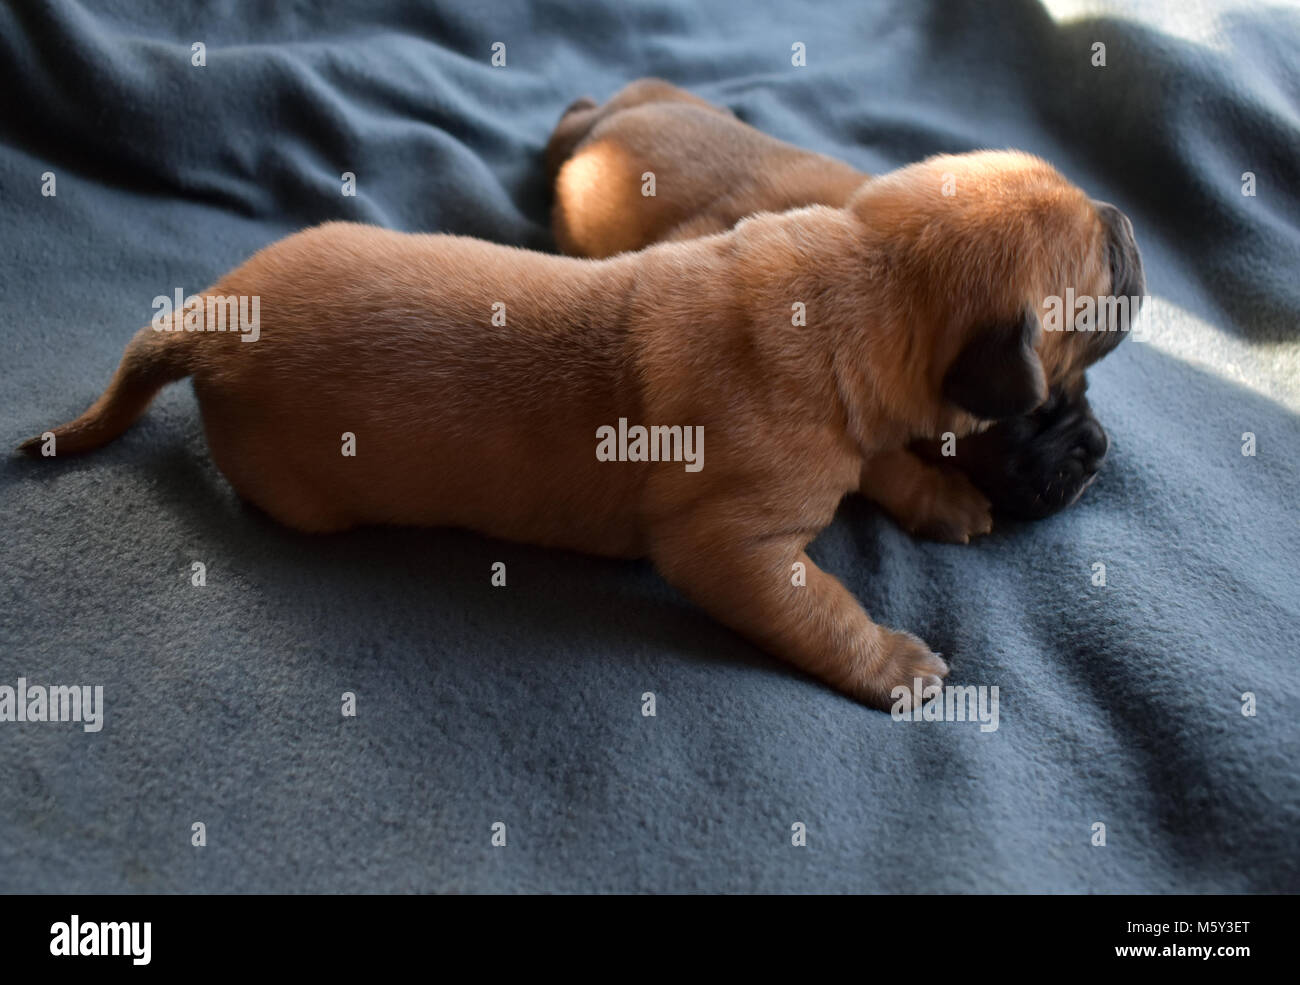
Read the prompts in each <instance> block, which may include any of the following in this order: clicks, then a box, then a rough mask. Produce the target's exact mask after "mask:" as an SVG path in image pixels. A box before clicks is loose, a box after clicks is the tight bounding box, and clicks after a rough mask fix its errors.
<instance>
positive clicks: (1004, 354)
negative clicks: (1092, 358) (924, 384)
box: [943, 308, 1047, 421]
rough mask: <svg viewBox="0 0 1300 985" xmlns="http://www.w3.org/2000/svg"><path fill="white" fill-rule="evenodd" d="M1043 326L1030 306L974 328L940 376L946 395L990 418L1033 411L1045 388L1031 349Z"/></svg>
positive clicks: (1041, 370) (1040, 369)
mask: <svg viewBox="0 0 1300 985" xmlns="http://www.w3.org/2000/svg"><path fill="white" fill-rule="evenodd" d="M1041 331H1042V329H1041V328H1040V327H1039V325H1038V316H1037V315H1035V314H1034V313H1033V312H1032V311H1030V310H1029V309H1028V308H1026V309H1025V310H1024V311H1023V312H1022V313H1021V314H1020V316H1019V317H1018V318H1015V319H1013V320H1009V321H1006V322H998V323H994V324H992V325H988V326H986V327H983V328H979V329H976V330H975V331H974V332H972V333H971V335H970V340H969V341H968V342H967V343H966V346H965V348H963V349H962V350H961V352H960V353H958V354H957V358H956V359H954V360H953V362H952V365H951V366H949V367H948V372H947V373H946V374H945V375H944V379H943V395H944V397H945V398H946V399H947V400H949V401H951V402H952V403H954V404H956V405H957V406H958V407H960V408H961V409H962V410H964V411H967V412H968V413H971V414H974V415H975V416H976V417H979V418H982V419H984V420H989V421H996V420H1001V419H1003V418H1007V417H1015V416H1017V415H1019V414H1026V413H1028V412H1029V411H1031V410H1033V409H1034V408H1035V407H1036V406H1038V404H1039V403H1041V402H1042V399H1043V393H1044V391H1045V390H1046V388H1047V382H1046V380H1045V378H1044V376H1043V364H1042V363H1041V362H1040V361H1039V359H1038V353H1037V352H1036V351H1035V344H1036V343H1037V341H1038V335H1039V333H1041Z"/></svg>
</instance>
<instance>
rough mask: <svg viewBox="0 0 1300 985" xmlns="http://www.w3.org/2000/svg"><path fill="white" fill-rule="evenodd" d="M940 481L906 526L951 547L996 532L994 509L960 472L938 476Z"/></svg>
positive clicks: (939, 474)
mask: <svg viewBox="0 0 1300 985" xmlns="http://www.w3.org/2000/svg"><path fill="white" fill-rule="evenodd" d="M936 475H937V476H938V477H939V478H938V481H936V482H935V483H934V485H933V486H932V487H931V488H930V489H927V490H926V493H927V495H926V496H924V497H922V499H921V501H920V502H918V503H917V504H915V505H916V509H915V511H914V512H913V515H912V516H911V517H910V518H909V520H910V522H909V523H907V524H906V526H907V529H908V532H909V533H911V534H914V535H916V536H918V537H925V538H928V539H930V540H938V541H943V542H944V543H948V544H969V543H970V541H971V538H972V537H978V536H980V535H982V534H987V533H989V532H991V531H992V530H993V505H992V504H991V503H990V502H989V500H988V497H986V496H985V495H984V494H983V493H982V492H980V491H979V490H978V489H976V488H975V486H974V484H972V483H971V481H970V480H969V479H967V478H966V476H964V475H963V474H962V473H960V472H936Z"/></svg>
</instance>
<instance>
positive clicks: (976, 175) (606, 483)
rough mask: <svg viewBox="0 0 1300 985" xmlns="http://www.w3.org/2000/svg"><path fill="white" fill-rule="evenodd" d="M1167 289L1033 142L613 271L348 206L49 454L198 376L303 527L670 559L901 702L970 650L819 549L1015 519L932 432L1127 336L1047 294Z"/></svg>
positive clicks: (753, 619)
mask: <svg viewBox="0 0 1300 985" xmlns="http://www.w3.org/2000/svg"><path fill="white" fill-rule="evenodd" d="M948 173H952V174H955V175H956V176H957V181H958V183H959V187H960V188H961V189H962V194H961V195H959V196H957V197H956V198H952V199H948V198H942V197H941V196H940V195H939V194H938V189H939V187H940V182H941V180H942V176H943V175H944V174H948ZM1140 279H1141V264H1140V261H1139V259H1138V254H1137V247H1136V245H1135V243H1134V242H1133V236H1132V230H1131V229H1130V227H1129V225H1128V223H1127V222H1126V221H1125V220H1124V218H1123V216H1121V215H1120V214H1119V212H1118V211H1117V210H1116V209H1115V208H1114V207H1113V206H1109V205H1104V204H1100V203H1096V202H1093V201H1091V200H1090V199H1089V198H1088V197H1087V196H1086V195H1085V194H1084V193H1083V192H1082V191H1080V190H1079V189H1078V188H1076V187H1074V186H1073V185H1071V184H1070V183H1069V182H1067V181H1066V180H1065V179H1064V178H1063V177H1062V176H1061V175H1060V174H1059V173H1058V172H1057V171H1055V170H1054V169H1053V168H1052V167H1051V166H1049V165H1048V164H1046V163H1045V162H1043V161H1041V160H1038V159H1037V158H1034V157H1031V156H1029V155H1026V154H1018V153H1011V152H986V153H980V154H966V155H958V156H951V157H938V158H933V159H931V160H928V161H925V162H923V163H920V164H916V165H912V166H911V167H907V168H903V169H901V170H900V171H896V172H894V173H892V174H889V175H886V176H884V177H882V178H877V179H875V180H873V181H870V182H867V183H865V184H863V185H862V186H861V187H860V188H859V189H858V190H857V191H856V192H854V194H853V195H852V196H851V197H850V199H849V200H848V202H847V203H845V205H844V207H842V208H831V207H828V206H814V207H811V208H807V209H798V210H795V211H792V212H785V213H779V214H778V213H763V214H759V215H756V216H754V217H752V218H749V219H746V220H745V221H743V222H741V223H739V224H738V225H737V226H736V227H735V228H734V229H732V230H730V231H728V232H726V233H721V234H718V235H715V236H707V237H703V238H697V239H691V240H686V241H681V242H673V243H662V244H659V245H657V246H652V247H650V248H648V249H645V250H641V251H639V252H636V253H625V254H621V255H619V256H616V257H613V258H611V259H608V260H578V259H573V258H571V257H561V256H551V255H548V254H543V253H534V252H530V251H527V250H520V249H513V248H510V247H505V246H497V245H494V244H491V243H485V242H482V241H480V240H474V239H467V238H464V237H459V236H429V235H413V234H404V233H396V232H391V231H388V230H384V229H379V228H375V227H372V226H362V225H356V224H351V223H328V224H326V225H324V226H319V227H317V228H315V229H309V230H306V231H305V232H301V233H298V234H296V235H294V236H290V237H288V238H287V239H284V240H281V241H280V242H278V243H274V244H272V245H270V246H268V247H266V248H265V249H263V250H261V251H260V252H258V253H257V254H256V255H254V256H253V257H252V258H251V259H250V260H248V261H247V262H246V263H244V264H243V265H242V266H240V267H238V268H236V269H235V270H233V271H231V272H230V273H229V274H227V275H226V276H224V277H222V278H221V279H220V280H219V281H218V282H217V284H215V285H214V286H213V287H212V288H210V289H209V290H208V291H205V292H203V294H202V295H201V296H200V304H202V303H203V301H204V299H207V298H239V299H243V298H249V299H252V298H257V299H260V300H259V303H260V309H259V310H260V320H259V326H258V335H257V337H256V339H253V338H251V337H250V336H246V335H239V334H231V333H226V332H221V331H218V330H215V329H214V326H213V325H211V324H207V325H206V326H205V325H204V324H203V322H202V320H201V319H198V318H194V319H193V323H191V316H192V315H194V314H196V312H192V311H180V312H175V313H174V314H173V315H172V316H171V317H170V319H163V320H162V323H160V324H158V325H153V326H145V327H144V328H143V329H141V330H140V331H139V332H138V333H136V335H135V337H134V338H133V339H132V341H131V342H130V343H129V344H128V345H127V348H126V352H125V354H124V355H123V358H122V362H121V365H120V366H119V367H118V370H117V373H116V375H115V376H114V377H113V379H112V380H111V381H110V383H109V386H108V388H107V390H105V392H104V393H103V394H102V395H101V396H100V398H99V399H98V400H97V401H95V403H94V404H92V405H91V407H90V408H89V409H88V410H87V411H86V412H85V413H84V414H82V415H81V416H80V417H78V418H77V419H75V420H73V421H70V422H69V423H67V424H64V425H61V426H59V427H57V428H54V429H53V430H52V431H51V432H50V433H48V434H43V435H38V436H36V437H34V438H31V439H30V440H28V441H27V442H25V443H24V444H23V445H22V448H23V450H25V451H26V452H28V453H29V454H31V455H34V456H38V457H39V456H41V455H42V454H44V453H45V452H46V450H47V449H48V450H50V451H53V452H54V453H55V455H56V456H61V455H64V454H66V453H75V452H84V451H89V450H91V449H94V448H97V447H99V446H101V445H103V444H105V443H106V442H108V441H111V440H113V439H114V438H116V437H117V436H118V435H119V434H121V433H122V432H123V431H124V430H125V429H126V428H128V427H129V426H130V425H131V424H132V422H134V421H135V420H136V419H137V418H138V417H139V416H140V414H141V413H143V411H144V409H145V407H146V406H147V405H148V403H149V401H150V400H151V399H152V398H153V396H154V394H155V393H156V392H157V391H158V390H159V388H161V387H162V386H164V385H165V384H167V383H169V382H171V381H173V380H178V379H182V378H184V377H192V378H193V380H194V392H195V395H196V396H197V398H198V402H199V407H200V408H201V411H202V414H203V426H204V432H205V434H206V436H207V441H208V446H209V448H210V450H211V452H212V457H213V460H214V461H215V462H216V464H217V466H218V468H220V469H221V471H222V473H223V474H224V475H225V476H226V477H227V479H229V481H230V483H231V484H232V485H233V486H234V488H235V489H236V491H237V492H238V493H239V494H240V495H241V496H242V497H244V498H245V499H246V500H247V501H249V502H251V503H253V504H255V505H256V506H258V507H260V508H261V509H263V510H265V511H266V512H267V513H269V514H270V515H271V516H273V517H275V518H276V519H278V520H280V521H281V522H283V523H285V524H288V525H289V526H291V527H294V528H296V529H298V530H302V531H310V532H317V533H326V532H329V531H336V530H344V529H347V528H349V527H353V526H356V525H358V524H397V525H417V526H456V527H462V528H467V529H470V530H475V531H479V532H481V533H485V534H488V535H490V536H495V537H500V538H504V539H510V540H519V541H526V542H529V543H533V544H539V545H543V546H553V547H561V548H568V549H572V550H578V551H585V552H589V553H594V554H604V555H610V556H617V557H648V558H650V559H652V560H653V562H654V564H655V566H656V568H657V569H658V570H659V571H660V572H661V573H662V574H663V576H664V577H665V578H666V579H667V580H668V581H670V582H671V583H672V584H673V585H675V586H676V587H677V588H678V589H679V590H680V591H681V592H682V593H683V594H684V595H685V596H686V597H688V598H690V599H692V600H693V601H694V602H695V603H696V604H698V605H699V606H701V607H702V608H703V609H705V610H706V611H707V612H709V613H710V614H712V615H713V616H714V617H715V618H717V619H718V620H719V621H721V622H723V623H725V624H726V625H728V626H730V627H732V628H733V629H735V630H737V631H738V632H740V633H742V634H744V635H746V636H748V637H749V639H751V640H752V641H754V642H755V643H757V644H758V645H760V646H763V647H765V648H766V649H767V650H768V651H770V652H771V653H773V654H775V655H777V656H779V657H781V658H783V659H785V660H787V661H789V662H790V663H792V664H794V665H795V666H797V667H799V668H801V669H803V670H804V671H806V672H807V673H809V674H812V675H814V676H816V677H818V678H819V679H821V680H823V681H825V682H827V683H828V684H830V685H832V686H834V687H836V688H839V689H840V690H842V691H843V692H845V693H846V694H849V695H851V696H853V697H854V698H857V699H858V700H861V701H864V702H867V703H869V704H872V705H875V706H877V707H882V708H887V707H889V706H890V705H891V704H892V703H893V697H894V692H895V689H896V688H901V689H903V691H904V692H905V693H908V694H910V693H911V689H912V687H913V686H914V681H916V680H920V681H922V682H923V686H924V687H925V688H926V689H931V688H934V686H935V685H938V683H939V681H940V678H941V677H942V676H943V675H945V674H947V672H948V667H947V664H945V663H944V661H943V660H941V659H940V658H939V657H938V656H937V655H936V654H934V653H932V652H931V651H930V649H929V648H928V647H927V646H926V645H925V644H924V643H923V642H922V641H921V640H919V639H917V638H916V637H915V636H913V635H911V634H910V633H906V632H899V631H896V630H891V629H886V628H884V627H882V626H879V625H877V624H876V623H875V622H873V621H872V620H871V618H870V617H869V616H868V615H867V613H866V612H865V611H863V609H862V606H861V605H860V604H859V603H858V601H857V600H856V599H855V598H854V597H853V596H852V595H851V594H850V593H849V592H848V590H847V589H845V587H844V586H843V585H842V584H840V582H839V581H838V580H836V579H835V578H834V577H833V576H831V575H829V574H827V573H826V572H824V571H822V570H821V569H820V568H818V567H817V565H816V564H815V563H814V562H813V561H812V559H811V558H809V556H808V554H807V553H806V550H805V548H806V546H807V545H808V544H809V543H810V542H811V541H812V540H813V538H814V537H816V536H817V534H818V533H819V532H820V531H821V530H822V529H823V528H824V527H825V526H826V525H827V524H828V523H829V522H830V521H831V518H832V517H833V516H834V514H835V510H836V507H837V506H838V505H839V502H840V500H841V499H842V498H843V496H844V495H845V493H847V492H849V491H850V490H852V489H856V488H867V489H869V490H871V492H872V494H873V495H875V496H877V497H878V498H881V500H882V501H884V502H892V503H894V506H895V508H896V509H900V510H903V509H905V510H909V511H910V514H909V515H910V516H911V517H912V518H913V519H914V520H915V521H916V522H917V523H920V524H927V523H928V524H933V525H936V526H940V527H943V528H945V529H947V530H949V531H950V532H951V535H952V536H953V537H954V539H955V538H957V537H962V538H968V537H970V536H973V535H975V534H979V533H981V532H983V531H986V530H987V529H989V526H990V523H991V518H990V516H989V513H988V503H987V501H985V500H984V498H983V497H982V496H980V494H979V493H978V492H977V491H976V490H975V489H974V488H973V487H972V486H971V485H970V484H969V483H968V482H966V480H965V479H960V481H953V480H952V479H951V477H950V476H948V475H947V474H946V473H943V472H941V471H940V470H938V469H935V468H933V467H932V466H929V465H927V464H926V463H924V462H922V461H920V460H919V459H917V458H916V457H915V456H914V455H912V454H911V453H910V452H908V450H907V445H908V443H909V442H910V441H912V440H913V439H916V438H934V437H937V436H939V435H942V434H943V433H944V432H952V433H954V434H956V435H958V436H965V435H969V434H971V433H973V432H975V431H977V430H979V429H981V428H982V427H984V426H986V425H987V423H988V422H990V421H994V420H999V419H1005V418H1009V417H1014V416H1018V415H1022V414H1025V413H1027V412H1029V411H1030V410H1032V409H1033V408H1035V407H1037V406H1039V405H1040V404H1042V403H1043V401H1044V400H1045V399H1046V398H1047V394H1048V392H1049V391H1050V388H1051V387H1052V386H1053V385H1055V384H1059V383H1061V382H1062V381H1064V380H1069V379H1072V378H1074V377H1075V376H1077V375H1078V374H1080V373H1081V372H1082V370H1083V368H1084V367H1086V366H1088V365H1089V364H1091V363H1092V362H1095V361H1096V360H1097V359H1099V358H1100V357H1101V356H1103V355H1105V353H1106V352H1108V351H1109V350H1110V349H1111V348H1113V347H1114V346H1115V345H1117V344H1118V343H1119V341H1120V340H1121V338H1122V335H1121V333H1119V332H1115V331H1110V332H1106V331H1097V332H1063V331H1062V332H1045V331H1044V330H1043V327H1042V323H1041V317H1042V315H1043V313H1044V311H1045V310H1048V309H1047V308H1046V307H1045V305H1046V303H1047V302H1046V299H1047V298H1048V297H1050V296H1053V295H1056V296H1064V295H1065V294H1066V292H1067V291H1073V292H1074V293H1075V295H1076V296H1079V297H1084V296H1089V297H1094V298H1095V297H1096V296H1099V295H1103V294H1115V293H1121V292H1122V293H1132V290H1133V286H1134V284H1136V283H1137V282H1138V281H1140ZM935 284H942V285H944V287H945V289H944V290H943V291H935V290H934V289H933V285H935ZM800 300H802V301H803V302H805V303H806V305H807V324H808V328H807V330H800V331H792V330H791V323H790V312H791V303H792V302H793V301H800ZM186 307H187V308H188V304H187V306H186ZM498 312H505V313H506V316H505V317H504V318H496V317H494V315H495V314H496V313H498ZM625 421H630V422H633V423H634V424H636V425H638V426H644V425H651V426H654V427H657V428H661V429H662V428H681V429H682V430H683V431H684V429H685V428H688V427H690V428H696V429H702V432H701V433H702V434H703V435H704V436H705V438H707V441H706V442H705V444H707V456H704V455H703V452H704V445H702V444H697V445H696V452H697V453H698V457H696V458H695V459H694V461H695V463H696V464H699V465H701V466H702V468H700V469H695V470H692V468H690V467H683V464H682V461H681V460H672V459H673V456H672V455H671V454H670V455H669V456H667V459H665V458H664V457H662V456H660V455H655V456H653V458H652V459H651V460H648V461H647V460H646V457H645V456H640V455H639V456H635V457H634V456H632V455H631V454H628V455H626V456H623V455H622V454H621V453H620V456H619V460H615V461H611V460H608V457H607V456H602V455H601V453H600V447H601V441H602V439H601V434H602V433H605V432H609V431H611V430H612V429H613V426H614V425H616V424H617V425H619V427H620V429H621V427H622V425H623V424H624V422H625ZM669 450H670V451H671V448H670V449H669ZM624 458H626V459H627V460H623V459H624ZM934 693H936V691H935V690H929V695H930V696H933V694H934ZM924 694H925V692H924V691H923V696H924ZM907 703H908V705H909V706H910V701H909V702H907Z"/></svg>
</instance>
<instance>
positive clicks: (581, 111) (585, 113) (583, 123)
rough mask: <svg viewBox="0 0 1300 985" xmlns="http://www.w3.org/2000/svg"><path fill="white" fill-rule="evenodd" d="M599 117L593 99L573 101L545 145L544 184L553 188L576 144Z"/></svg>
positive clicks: (586, 98) (598, 111) (598, 110)
mask: <svg viewBox="0 0 1300 985" xmlns="http://www.w3.org/2000/svg"><path fill="white" fill-rule="evenodd" d="M599 117H600V106H599V105H597V103H596V101H595V100H594V99H590V98H588V97H585V96H584V97H583V98H582V99H577V100H574V101H573V102H572V103H570V104H569V108H568V109H566V110H565V111H564V115H563V116H561V117H560V122H559V123H557V124H556V125H555V132H554V133H552V134H551V139H550V140H549V141H547V144H546V183H547V184H548V185H549V186H550V187H552V188H554V187H555V177H556V175H558V174H559V173H560V168H561V167H563V166H564V162H565V161H567V160H568V159H569V157H570V156H571V155H572V154H573V151H574V150H575V149H576V148H577V146H578V144H580V143H582V141H583V139H584V138H585V137H586V136H587V134H588V133H590V132H591V128H592V126H593V125H594V124H595V123H596V120H597V119H598V118H599Z"/></svg>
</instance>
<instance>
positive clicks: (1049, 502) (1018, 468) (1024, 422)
mask: <svg viewBox="0 0 1300 985" xmlns="http://www.w3.org/2000/svg"><path fill="white" fill-rule="evenodd" d="M1070 389H1072V388H1067V387H1066V386H1063V385H1062V386H1056V387H1053V388H1052V390H1051V392H1050V393H1049V395H1048V398H1047V400H1046V402H1045V403H1043V404H1042V406H1040V407H1038V408H1037V409H1036V410H1034V411H1033V412H1032V413H1030V414H1024V415H1021V416H1018V417H1013V418H1009V419H1007V420H1004V421H1001V422H999V423H998V424H995V425H994V426H993V427H991V428H990V429H989V430H987V431H984V432H982V433H980V434H976V435H972V436H970V437H968V438H963V439H961V440H959V441H958V442H957V446H956V448H957V455H956V457H955V458H943V457H941V456H940V455H939V454H938V444H937V443H935V442H925V443H923V444H922V445H921V446H920V447H919V448H917V449H916V450H918V451H920V452H921V453H922V454H923V456H924V457H925V458H927V459H930V460H932V461H936V462H941V463H946V464H950V465H956V466H957V467H958V468H960V469H961V470H962V471H963V472H965V473H966V475H967V476H968V477H969V478H970V480H971V481H972V482H973V483H974V484H975V486H976V487H977V488H978V489H979V490H980V492H982V493H983V494H984V495H985V496H987V497H988V498H989V501H990V502H991V503H992V504H993V508H994V510H995V511H996V512H997V513H998V514H999V515H1000V516H1003V517H1006V518H1008V519H1013V520H1039V519H1042V518H1043V517H1046V516H1050V515H1052V514H1053V513H1057V512H1059V511H1061V510H1063V509H1065V508H1066V507H1067V506H1069V505H1070V504H1071V503H1073V502H1074V501H1075V500H1077V499H1078V498H1079V496H1080V495H1081V494H1082V493H1083V491H1084V490H1085V489H1087V488H1088V486H1089V485H1091V484H1092V481H1093V479H1095V478H1096V476H1097V472H1098V470H1099V469H1100V468H1101V465H1102V462H1103V461H1104V460H1105V458H1106V451H1107V449H1108V447H1109V445H1110V441H1109V439H1108V438H1107V436H1106V432H1105V430H1104V429H1103V428H1102V426H1101V424H1100V422H1098V420H1097V418H1096V417H1095V416H1093V413H1092V408H1091V407H1090V406H1089V405H1088V400H1087V398H1086V397H1085V396H1084V395H1083V392H1082V389H1083V388H1082V387H1078V388H1073V389H1074V390H1075V392H1074V393H1071V392H1070Z"/></svg>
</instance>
